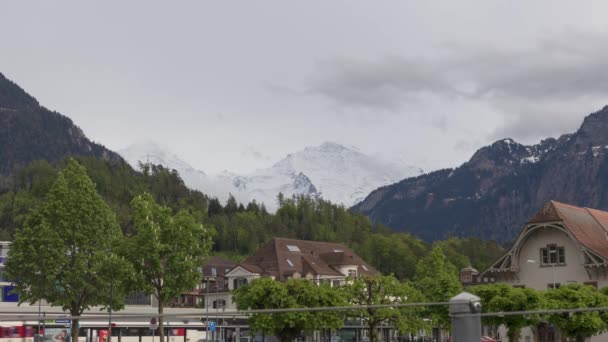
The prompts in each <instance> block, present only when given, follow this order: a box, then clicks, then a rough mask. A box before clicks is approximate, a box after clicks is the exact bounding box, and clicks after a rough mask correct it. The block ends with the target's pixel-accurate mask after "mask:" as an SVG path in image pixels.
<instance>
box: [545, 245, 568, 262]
mask: <svg viewBox="0 0 608 342" xmlns="http://www.w3.org/2000/svg"><path fill="white" fill-rule="evenodd" d="M540 257H541V261H542V265H543V266H554V265H565V264H566V250H565V248H564V247H558V246H557V245H547V247H545V248H541V249H540Z"/></svg>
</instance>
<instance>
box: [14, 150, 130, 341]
mask: <svg viewBox="0 0 608 342" xmlns="http://www.w3.org/2000/svg"><path fill="white" fill-rule="evenodd" d="M121 241H122V233H121V230H120V227H119V226H118V224H117V222H116V217H115V215H114V213H113V212H112V211H111V210H110V208H109V207H108V205H107V204H106V203H105V202H104V201H103V199H102V198H101V197H100V196H99V195H98V194H97V192H96V191H95V185H94V184H93V182H92V181H91V179H90V178H89V177H88V176H87V173H86V171H85V169H84V167H82V166H81V165H80V164H78V163H77V162H76V161H75V160H73V159H72V160H70V161H69V162H68V165H67V167H66V168H65V169H64V170H63V171H61V172H60V173H59V174H58V176H57V178H56V180H55V182H54V184H53V186H52V188H51V190H50V192H49V193H48V195H47V196H46V199H45V201H44V203H43V204H42V205H41V206H40V207H39V208H38V209H37V210H35V211H34V212H32V214H31V215H30V216H29V218H28V219H27V221H26V224H25V226H24V228H23V229H22V230H19V231H17V232H16V234H15V240H14V241H13V244H12V246H11V249H10V251H9V254H8V260H7V264H6V275H7V276H8V277H9V278H10V279H13V280H14V281H15V285H16V291H17V293H18V294H19V296H20V297H19V298H20V301H21V302H28V303H30V304H34V303H35V302H37V301H39V300H41V299H44V300H46V301H47V302H48V303H49V304H50V305H52V306H59V307H61V308H62V309H63V310H65V311H67V312H69V313H70V315H72V316H80V315H81V314H82V313H83V312H84V311H85V310H87V309H89V308H90V307H91V306H96V305H101V306H109V305H111V307H112V308H113V309H119V308H120V307H122V305H123V302H122V298H124V293H123V292H121V289H122V287H121V286H120V281H121V279H122V278H123V277H124V276H125V272H127V271H128V268H127V266H128V264H126V263H125V262H123V261H122V260H121V259H120V258H118V257H117V256H116V255H115V254H113V253H112V252H111V250H112V249H113V248H115V247H116V246H118V245H119V244H120V242H121ZM112 282H115V283H116V286H114V289H113V290H114V294H115V295H114V296H113V298H112V303H110V296H109V293H110V284H111V283H112ZM72 336H74V337H76V336H78V320H74V321H73V324H72Z"/></svg>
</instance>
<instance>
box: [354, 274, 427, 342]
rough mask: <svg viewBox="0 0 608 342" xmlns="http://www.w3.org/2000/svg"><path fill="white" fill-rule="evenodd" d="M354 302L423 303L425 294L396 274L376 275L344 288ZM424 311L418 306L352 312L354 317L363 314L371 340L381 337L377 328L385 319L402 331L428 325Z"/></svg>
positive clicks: (380, 303) (355, 280)
mask: <svg viewBox="0 0 608 342" xmlns="http://www.w3.org/2000/svg"><path fill="white" fill-rule="evenodd" d="M342 291H344V292H345V293H346V297H347V298H348V300H349V301H350V303H351V304H353V305H355V306H357V305H382V304H406V303H416V302H422V301H423V297H422V294H421V293H420V292H419V291H418V290H416V289H415V288H414V287H412V286H410V285H409V284H407V283H402V282H400V281H399V280H397V279H396V278H395V277H393V276H382V275H376V276H373V277H360V278H356V279H354V280H352V284H349V285H347V286H344V287H342ZM422 312H423V310H422V309H421V308H416V307H381V308H364V309H360V310H354V311H350V312H349V314H351V315H354V316H355V317H359V316H360V317H362V318H363V319H364V320H365V322H366V325H367V329H368V332H369V340H370V342H375V341H377V340H378V331H377V327H378V325H379V324H381V323H382V322H388V323H391V324H392V325H393V326H395V327H397V328H398V329H399V330H400V331H401V332H402V333H410V332H411V333H414V332H417V331H419V330H421V329H422V328H424V327H425V324H424V321H423V320H422V316H421V314H422Z"/></svg>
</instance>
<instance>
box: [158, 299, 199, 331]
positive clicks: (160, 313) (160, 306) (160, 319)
mask: <svg viewBox="0 0 608 342" xmlns="http://www.w3.org/2000/svg"><path fill="white" fill-rule="evenodd" d="M159 297H160V296H159ZM163 306H164V303H163V301H162V300H159V301H158V329H159V330H158V337H159V338H160V342H165V329H164V324H163V323H164V322H163ZM207 334H209V327H207Z"/></svg>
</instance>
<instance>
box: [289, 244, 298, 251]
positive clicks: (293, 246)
mask: <svg viewBox="0 0 608 342" xmlns="http://www.w3.org/2000/svg"><path fill="white" fill-rule="evenodd" d="M287 249H288V250H289V251H290V252H299V251H300V247H298V246H296V245H287Z"/></svg>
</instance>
